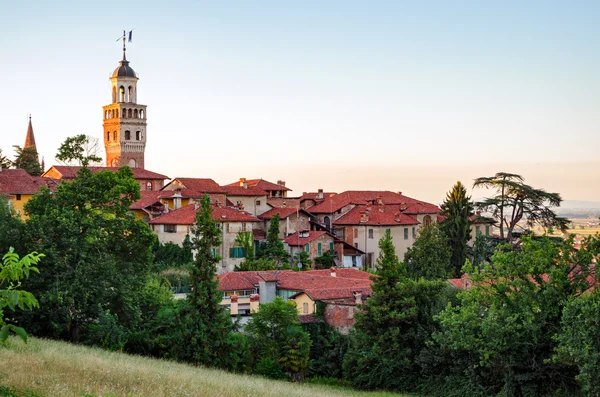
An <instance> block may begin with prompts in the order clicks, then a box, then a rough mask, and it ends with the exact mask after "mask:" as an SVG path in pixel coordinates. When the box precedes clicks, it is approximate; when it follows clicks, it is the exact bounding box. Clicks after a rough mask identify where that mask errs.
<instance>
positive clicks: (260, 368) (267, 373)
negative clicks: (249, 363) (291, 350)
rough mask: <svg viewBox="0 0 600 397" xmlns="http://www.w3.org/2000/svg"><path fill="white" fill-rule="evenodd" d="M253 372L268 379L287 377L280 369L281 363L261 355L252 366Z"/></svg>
mask: <svg viewBox="0 0 600 397" xmlns="http://www.w3.org/2000/svg"><path fill="white" fill-rule="evenodd" d="M254 374H256V375H260V376H264V377H265V378H269V379H280V380H283V379H287V375H286V374H285V373H284V372H283V370H282V369H281V365H279V364H278V363H277V362H275V360H273V359H272V358H269V357H263V358H261V359H259V360H258V362H257V363H256V365H255V366H254Z"/></svg>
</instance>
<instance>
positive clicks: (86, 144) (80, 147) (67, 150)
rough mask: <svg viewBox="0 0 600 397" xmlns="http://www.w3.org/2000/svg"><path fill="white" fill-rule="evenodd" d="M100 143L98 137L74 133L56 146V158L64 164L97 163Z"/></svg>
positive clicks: (84, 164) (86, 164) (85, 164)
mask: <svg viewBox="0 0 600 397" xmlns="http://www.w3.org/2000/svg"><path fill="white" fill-rule="evenodd" d="M99 153H100V144H99V140H98V138H94V137H91V136H87V135H83V134H81V135H76V136H73V137H69V138H67V139H65V141H64V142H63V143H62V144H61V145H60V148H58V154H57V155H56V160H57V161H58V162H60V163H61V164H65V165H79V166H84V167H87V166H88V165H93V164H99V163H101V162H102V158H101V157H100V156H99Z"/></svg>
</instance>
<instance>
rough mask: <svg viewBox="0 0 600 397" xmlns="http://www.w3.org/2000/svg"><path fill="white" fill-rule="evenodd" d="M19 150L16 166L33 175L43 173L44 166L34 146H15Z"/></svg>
mask: <svg viewBox="0 0 600 397" xmlns="http://www.w3.org/2000/svg"><path fill="white" fill-rule="evenodd" d="M13 147H14V148H15V150H16V152H17V155H16V156H15V161H14V166H15V168H21V169H24V170H25V171H26V172H27V173H28V174H29V175H31V176H40V175H42V171H43V170H42V166H41V165H40V161H39V159H38V157H39V156H38V152H37V150H35V148H34V147H26V148H22V147H21V146H13Z"/></svg>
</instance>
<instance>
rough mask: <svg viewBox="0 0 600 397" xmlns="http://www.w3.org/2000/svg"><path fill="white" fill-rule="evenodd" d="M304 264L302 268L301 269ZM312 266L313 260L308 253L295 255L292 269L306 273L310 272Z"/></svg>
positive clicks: (301, 252) (302, 252)
mask: <svg viewBox="0 0 600 397" xmlns="http://www.w3.org/2000/svg"><path fill="white" fill-rule="evenodd" d="M300 264H302V267H300ZM311 265H312V260H310V257H309V256H308V252H306V251H300V252H298V253H296V254H295V255H294V257H293V258H292V269H293V270H296V271H306V270H310V269H311Z"/></svg>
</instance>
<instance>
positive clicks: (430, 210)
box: [400, 201, 442, 215]
mask: <svg viewBox="0 0 600 397" xmlns="http://www.w3.org/2000/svg"><path fill="white" fill-rule="evenodd" d="M400 208H401V209H402V208H405V207H404V205H402V204H401V205H400ZM402 212H404V213H405V214H408V215H417V214H439V213H440V212H442V210H441V209H440V208H439V207H438V206H437V205H433V204H430V203H426V202H424V201H416V202H414V203H411V204H408V203H407V204H406V209H405V210H403V211H402Z"/></svg>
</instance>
